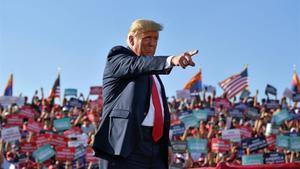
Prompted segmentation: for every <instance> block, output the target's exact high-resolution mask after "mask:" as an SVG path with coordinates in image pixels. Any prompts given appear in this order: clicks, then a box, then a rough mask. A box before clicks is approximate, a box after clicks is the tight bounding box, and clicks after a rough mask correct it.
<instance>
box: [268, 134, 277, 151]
mask: <svg viewBox="0 0 300 169" xmlns="http://www.w3.org/2000/svg"><path fill="white" fill-rule="evenodd" d="M266 141H267V145H268V148H269V149H270V150H273V149H274V148H275V146H276V135H275V134H271V135H270V136H268V137H266Z"/></svg>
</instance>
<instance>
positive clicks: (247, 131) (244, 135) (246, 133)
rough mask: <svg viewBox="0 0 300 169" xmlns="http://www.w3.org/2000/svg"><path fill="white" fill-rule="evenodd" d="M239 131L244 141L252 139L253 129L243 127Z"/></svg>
mask: <svg viewBox="0 0 300 169" xmlns="http://www.w3.org/2000/svg"><path fill="white" fill-rule="evenodd" d="M239 129H240V131H241V137H242V139H244V138H251V137H252V129H251V127H246V126H241V127H240V128H239Z"/></svg>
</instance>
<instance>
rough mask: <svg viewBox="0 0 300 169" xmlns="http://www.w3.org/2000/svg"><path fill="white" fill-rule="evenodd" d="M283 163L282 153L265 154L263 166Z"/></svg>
mask: <svg viewBox="0 0 300 169" xmlns="http://www.w3.org/2000/svg"><path fill="white" fill-rule="evenodd" d="M280 163H285V156H284V154H283V153H266V154H265V164H280Z"/></svg>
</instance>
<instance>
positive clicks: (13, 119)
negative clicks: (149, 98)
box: [6, 114, 24, 127]
mask: <svg viewBox="0 0 300 169" xmlns="http://www.w3.org/2000/svg"><path fill="white" fill-rule="evenodd" d="M23 118H24V117H23V116H22V115H20V114H9V115H7V116H6V119H7V127H13V126H19V127H22V125H23Z"/></svg>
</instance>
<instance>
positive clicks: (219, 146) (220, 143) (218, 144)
mask: <svg viewBox="0 0 300 169" xmlns="http://www.w3.org/2000/svg"><path fill="white" fill-rule="evenodd" d="M211 149H212V151H213V152H215V153H225V152H227V151H229V150H230V141H228V140H222V139H217V138H213V139H212V141H211Z"/></svg>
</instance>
